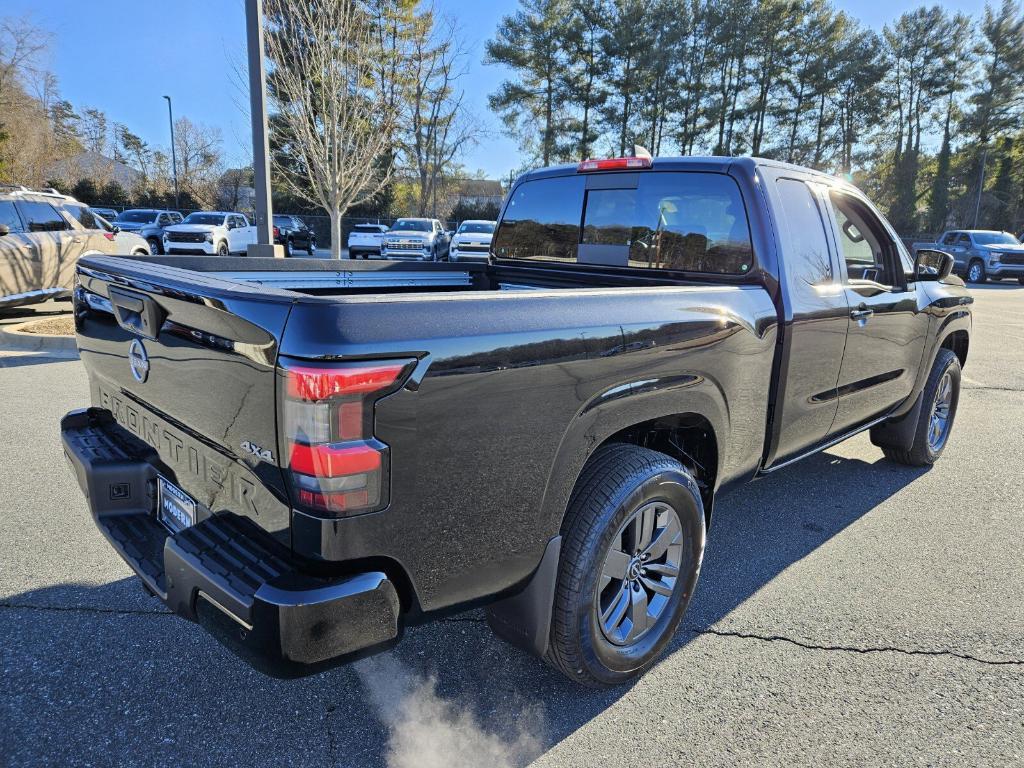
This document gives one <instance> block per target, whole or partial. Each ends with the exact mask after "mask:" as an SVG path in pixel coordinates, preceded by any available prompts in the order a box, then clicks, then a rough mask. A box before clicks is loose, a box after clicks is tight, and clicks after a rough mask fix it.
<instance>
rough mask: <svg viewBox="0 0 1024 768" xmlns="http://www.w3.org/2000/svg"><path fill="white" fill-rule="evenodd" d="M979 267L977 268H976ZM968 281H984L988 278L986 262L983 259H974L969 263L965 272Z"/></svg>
mask: <svg viewBox="0 0 1024 768" xmlns="http://www.w3.org/2000/svg"><path fill="white" fill-rule="evenodd" d="M975 267H977V270H975ZM964 277H965V278H966V280H967V282H968V283H984V282H985V280H986V279H987V277H986V275H985V262H984V261H982V260H981V259H972V260H971V262H970V263H969V264H968V265H967V272H965V273H964Z"/></svg>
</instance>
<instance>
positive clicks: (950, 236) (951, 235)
mask: <svg viewBox="0 0 1024 768" xmlns="http://www.w3.org/2000/svg"><path fill="white" fill-rule="evenodd" d="M959 236H960V234H959V233H958V232H947V233H946V236H945V237H943V238H942V244H943V245H954V244H955V243H956V240H957V238H958V237H959Z"/></svg>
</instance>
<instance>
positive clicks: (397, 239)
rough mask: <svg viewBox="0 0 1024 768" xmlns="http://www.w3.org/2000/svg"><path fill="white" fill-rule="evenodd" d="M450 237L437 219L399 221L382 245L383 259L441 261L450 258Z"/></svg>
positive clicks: (390, 230) (385, 235)
mask: <svg viewBox="0 0 1024 768" xmlns="http://www.w3.org/2000/svg"><path fill="white" fill-rule="evenodd" d="M450 241H451V237H450V235H449V234H448V233H447V232H446V231H445V228H444V226H443V225H442V224H441V222H440V221H438V220H437V219H398V220H397V221H396V222H395V223H394V224H392V225H391V227H390V228H389V229H388V231H387V232H385V233H384V240H383V243H382V244H381V249H380V255H381V258H383V259H418V260H420V261H441V260H442V259H443V258H447V256H448V244H449V242H450Z"/></svg>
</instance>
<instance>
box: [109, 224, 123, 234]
mask: <svg viewBox="0 0 1024 768" xmlns="http://www.w3.org/2000/svg"><path fill="white" fill-rule="evenodd" d="M110 231H111V232H113V233H114V234H115V235H116V234H117V233H118V232H120V231H121V228H120V227H119V226H117V224H112V225H111V226H110Z"/></svg>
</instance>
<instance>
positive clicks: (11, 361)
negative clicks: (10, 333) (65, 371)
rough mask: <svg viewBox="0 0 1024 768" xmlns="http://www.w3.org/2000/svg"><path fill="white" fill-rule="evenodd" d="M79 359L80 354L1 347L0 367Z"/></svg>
mask: <svg viewBox="0 0 1024 768" xmlns="http://www.w3.org/2000/svg"><path fill="white" fill-rule="evenodd" d="M5 353H6V354H5ZM77 360H78V355H73V356H72V355H71V354H68V355H48V354H46V353H44V352H18V351H15V350H10V351H8V350H4V349H2V348H0V368H23V367H25V366H27V365H41V364H44V363H70V362H73V361H77Z"/></svg>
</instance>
